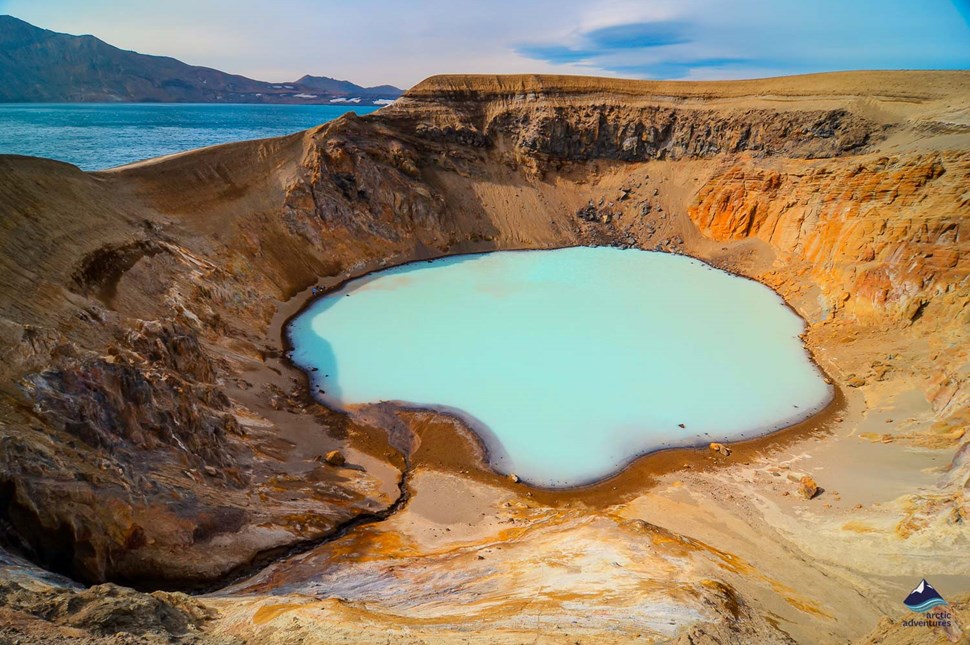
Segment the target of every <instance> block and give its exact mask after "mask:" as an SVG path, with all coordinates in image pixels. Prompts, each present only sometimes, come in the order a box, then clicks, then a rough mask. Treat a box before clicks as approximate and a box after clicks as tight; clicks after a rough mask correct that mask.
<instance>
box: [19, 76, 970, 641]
mask: <svg viewBox="0 0 970 645" xmlns="http://www.w3.org/2000/svg"><path fill="white" fill-rule="evenodd" d="M968 105H970V74H968V73H965V72H939V73H936V72H885V73H881V72H880V73H851V74H830V75H818V76H807V77H793V78H785V79H769V80H765V81H742V82H731V83H648V82H634V81H612V80H603V79H587V78H574V77H525V76H524V77H474V76H463V77H435V78H432V79H429V80H428V81H425V82H424V83H422V84H419V85H418V86H417V87H415V88H413V89H412V90H411V91H409V92H408V93H407V94H406V95H405V97H404V98H402V99H401V100H400V101H398V103H396V104H395V105H394V106H392V107H391V108H387V109H384V110H381V111H380V112H378V113H376V114H374V115H370V116H368V117H365V118H360V117H355V116H353V115H347V116H345V117H343V118H341V119H339V120H338V121H335V122H333V123H330V124H327V125H325V126H321V127H320V128H317V129H315V130H311V131H308V132H306V133H301V134H298V135H293V136H290V137H286V138H282V139H274V140H266V141H259V142H246V143H240V144H230V145H226V146H219V147H216V148H211V149H207V150H202V151H197V152H191V153H185V154H182V155H176V156H173V157H168V158H165V159H162V160H157V161H152V162H146V163H141V164H136V165H133V166H129V167H125V168H121V169H118V170H114V171H110V172H104V173H82V172H80V171H79V170H77V169H75V168H73V167H71V166H67V165H65V164H59V163H56V162H51V161H44V160H37V159H27V158H16V157H0V166H2V172H0V204H2V206H0V208H2V209H3V216H2V218H0V231H2V234H0V246H2V248H3V253H2V254H0V261H2V263H3V264H2V270H0V294H2V296H0V330H2V333H0V338H2V341H0V342H2V343H3V351H4V355H5V357H7V360H5V362H4V364H3V365H2V366H0V376H2V378H0V420H2V426H0V446H2V447H3V449H2V450H0V534H2V535H3V539H4V543H5V544H6V546H7V548H8V549H9V550H12V551H15V552H18V553H19V554H21V555H22V556H24V557H26V558H29V559H30V560H32V561H33V562H35V563H38V564H41V565H42V566H44V567H47V568H48V569H51V570H53V571H56V572H58V573H61V574H64V575H67V576H69V577H71V578H73V579H75V580H78V581H81V582H84V583H101V582H105V581H111V582H116V583H122V584H127V585H133V586H135V587H137V588H141V589H145V590H156V589H181V590H192V589H199V588H214V587H217V586H221V585H223V584H225V583H228V582H230V581H233V580H236V579H237V578H239V576H241V575H249V574H253V573H256V572H258V571H259V570H260V569H261V567H262V565H264V564H266V563H268V562H270V561H272V560H274V559H276V558H279V557H280V556H283V555H285V554H286V552H288V551H299V552H305V553H303V555H292V556H291V557H288V558H284V559H283V560H281V561H280V562H279V563H278V564H276V565H274V566H273V567H271V568H270V569H268V570H266V571H263V572H262V573H261V574H260V575H258V576H257V577H255V578H252V579H249V580H245V581H241V582H239V583H238V584H237V585H236V586H234V587H231V588H230V589H229V590H227V591H225V592H222V593H220V594H217V595H215V596H212V597H204V598H203V599H201V600H199V602H200V603H202V605H201V606H203V607H204V608H205V609H206V611H208V612H211V615H210V614H206V617H205V619H204V620H203V619H198V620H196V619H194V618H193V619H190V618H185V617H184V616H194V615H195V614H194V613H193V612H194V611H195V610H194V609H193V610H191V611H189V610H188V609H184V608H183V609H184V612H188V613H184V616H183V617H182V618H178V620H177V621H176V622H177V623H178V625H177V629H176V630H175V632H178V634H184V633H185V630H186V629H187V628H186V627H185V626H186V625H189V624H191V625H197V626H198V629H200V630H202V631H204V632H205V633H207V634H210V635H213V634H218V635H219V637H220V638H222V637H226V638H228V637H229V636H227V635H232V637H238V638H242V639H250V640H252V639H255V640H259V641H260V642H270V641H274V640H278V641H279V642H284V640H285V638H290V637H293V638H299V637H301V635H302V637H306V638H311V637H313V638H321V639H324V640H326V639H327V638H337V637H345V638H350V639H359V640H362V641H365V642H366V641H368V640H370V639H373V638H376V637H377V635H379V634H384V633H386V630H387V629H389V628H390V626H396V627H394V629H396V630H398V632H399V635H400V637H401V638H402V639H405V640H406V639H408V638H414V639H418V638H425V639H435V640H440V641H448V640H455V641H458V640H460V639H461V638H463V636H462V634H463V633H467V630H468V629H470V628H474V629H477V630H479V631H483V632H484V631H487V632H488V633H489V634H490V635H491V637H492V638H491V640H493V641H494V642H504V641H507V642H519V641H521V639H523V638H525V637H526V636H527V635H529V638H532V636H534V635H535V634H536V630H537V629H540V628H542V629H545V630H546V631H549V630H555V632H554V637H550V640H551V641H552V642H558V641H559V640H562V641H563V642H566V641H567V640H568V642H572V641H574V640H576V638H582V639H584V640H588V639H593V640H600V641H611V640H615V641H624V642H626V641H628V640H629V639H630V638H632V637H634V636H637V635H639V636H641V637H643V638H644V639H647V640H663V639H670V638H679V639H682V642H705V639H707V641H712V640H713V641H718V642H723V641H732V642H751V641H752V640H758V641H763V642H768V641H779V642H789V641H790V640H791V639H794V640H797V641H804V640H806V639H807V638H809V637H812V636H818V635H820V634H821V635H824V639H828V640H843V641H844V640H846V639H853V638H861V637H862V636H863V635H864V634H865V633H866V632H868V631H869V630H870V629H876V628H877V623H878V622H879V620H880V618H882V617H885V616H889V617H898V616H900V613H899V611H898V610H899V604H898V602H897V601H896V600H895V599H894V594H897V595H898V591H899V590H900V589H901V590H902V593H903V595H905V593H906V592H908V588H906V589H904V587H906V586H907V585H909V587H910V588H911V587H912V585H911V584H909V579H908V577H907V576H913V575H915V576H917V578H918V577H919V576H922V575H925V576H927V577H930V576H932V575H934V574H936V575H938V576H944V575H945V576H947V578H946V580H945V581H944V583H939V582H935V583H934V584H936V586H937V587H938V588H942V589H943V590H944V591H945V592H949V591H950V589H952V588H959V587H960V585H961V584H966V582H967V581H968V580H970V570H968V569H967V567H966V564H965V558H964V559H962V560H961V558H960V554H961V553H964V552H965V547H966V544H967V541H968V535H967V530H966V518H967V517H968V508H967V502H966V498H965V491H966V486H967V483H968V478H970V461H968V459H967V458H966V457H967V455H968V454H970V448H968V444H967V438H966V437H965V434H964V430H963V428H964V427H965V425H966V423H967V421H968V418H970V410H968V405H970V387H968V380H970V362H968V360H970V359H968V356H967V352H968V347H970V343H968V336H967V334H968V324H970V307H968V303H970V279H968V276H970V255H968V246H967V245H968V242H967V240H966V234H965V231H963V230H962V229H965V228H966V225H967V218H968V216H970V193H968V192H967V186H970V108H968ZM571 244H621V245H633V246H638V247H640V248H647V249H658V250H666V251H671V252H682V253H690V254H692V255H695V256H697V257H700V258H703V259H705V260H707V261H709V262H711V263H712V264H715V265H718V266H721V267H724V268H727V269H730V270H733V271H736V272H739V273H742V274H745V275H748V276H751V277H754V278H756V279H758V280H761V281H763V282H765V283H766V284H769V285H771V286H772V287H774V288H776V289H777V290H778V291H779V292H780V293H781V294H782V295H783V296H785V298H786V299H787V300H788V301H789V303H790V304H792V306H793V307H795V308H796V310H797V311H798V312H799V313H801V314H802V316H803V317H805V318H806V320H807V321H808V322H809V329H808V331H807V333H806V341H807V342H808V344H809V346H810V348H811V349H812V351H813V353H814V354H815V356H816V359H817V360H818V361H819V363H820V364H821V366H822V367H823V369H825V370H826V372H827V373H828V374H829V375H830V376H831V377H832V378H833V380H834V381H835V382H836V384H837V385H839V386H840V387H841V388H842V389H843V390H844V392H845V394H844V397H843V399H844V400H842V401H841V402H840V404H839V407H838V409H834V410H833V411H831V412H830V414H829V416H827V417H826V418H825V419H823V420H821V421H817V422H816V423H815V424H814V425H813V426H812V427H811V428H802V429H797V430H795V431H793V432H790V433H787V434H784V435H782V436H781V437H775V438H769V439H767V440H765V441H762V442H755V443H754V444H752V445H748V446H737V447H736V449H735V451H734V453H732V455H731V456H730V457H725V456H723V455H708V454H707V453H706V452H703V451H702V452H698V451H682V452H680V453H673V454H672V455H667V456H664V457H659V458H647V459H644V460H641V461H640V462H638V463H637V464H635V465H634V466H633V467H631V468H630V469H629V470H627V471H626V472H624V473H623V474H621V475H619V476H618V477H616V478H614V479H613V480H610V481H608V482H604V483H602V484H600V485H597V486H594V487H591V488H590V489H588V490H582V491H574V492H564V493H553V492H548V491H539V490H529V489H526V488H524V487H522V486H519V485H515V484H512V483H511V482H508V481H505V480H502V479H500V478H497V477H495V476H494V475H493V474H491V473H489V472H488V470H487V468H485V467H484V466H483V463H482V460H481V455H480V454H479V452H478V448H477V444H476V443H475V442H474V441H472V440H470V439H469V436H468V434H467V430H465V429H464V428H462V427H461V426H460V424H455V423H454V422H453V421H447V422H445V421H442V420H441V419H428V418H425V417H422V415H415V414H409V413H403V412H400V411H397V410H395V409H393V407H388V406H370V407H366V406H365V407H364V408H362V409H361V410H360V411H359V412H358V413H356V414H353V415H344V414H339V413H335V412H332V411H329V410H327V409H325V408H324V407H322V406H320V405H318V404H316V403H314V402H313V400H312V399H311V398H310V396H309V393H308V392H307V391H306V381H305V380H304V379H303V378H302V377H301V375H299V374H298V373H297V372H295V371H294V370H293V369H292V368H291V367H290V366H289V364H288V363H287V362H286V360H285V355H284V354H285V347H284V344H283V338H282V337H281V325H282V323H283V321H284V320H285V318H286V317H287V316H288V315H291V314H292V313H294V312H295V311H296V310H297V309H298V308H299V306H300V305H301V304H302V303H303V302H304V301H305V299H306V297H307V296H308V291H309V288H310V287H311V286H314V285H320V286H327V285H331V284H336V283H337V282H339V281H341V280H344V279H346V278H348V277H352V276H356V275H360V274H362V273H365V272H367V271H369V270H372V269H374V268H378V267H382V266H388V265H391V264H396V263H401V262H405V261H408V260H411V259H416V258H427V257H435V256H440V255H444V254H451V253H461V252H467V251H472V250H489V249H504V248H548V247H554V246H562V245H571ZM712 333H716V330H713V329H712ZM809 430H813V431H814V432H809ZM820 431H821V432H820ZM335 449H336V450H340V451H341V452H342V454H343V455H344V456H345V457H346V463H342V464H341V463H340V460H339V459H331V460H327V459H325V458H324V456H325V455H326V454H327V453H328V452H329V451H331V450H335ZM823 464H824V467H822V468H820V465H823ZM889 469H892V471H891V473H892V474H889ZM807 472H810V473H812V474H813V475H814V476H815V477H816V478H817V479H819V480H820V484H821V486H822V488H823V489H825V490H824V491H823V493H822V494H821V497H820V498H817V499H812V500H796V497H795V495H796V494H797V492H798V486H796V485H795V484H793V483H792V482H797V481H800V478H801V477H802V476H803V475H804V474H805V473H807ZM836 487H837V488H836ZM833 491H838V492H833ZM448 509H450V510H448ZM462 509H464V511H463V510H462ZM469 509H474V510H473V511H471V510H469ZM465 511H468V512H465ZM385 518H386V519H385ZM712 527H713V528H712ZM718 527H720V528H718ZM874 554H883V555H882V556H881V557H880V556H879V555H874ZM887 558H888V560H887ZM14 569H15V570H16V571H17V572H20V573H17V575H28V574H25V573H23V571H25V570H30V567H29V566H27V565H22V564H21V565H18V566H17V567H14V568H13V569H11V570H14ZM8 575H10V576H13V575H14V574H12V573H8ZM30 575H31V576H35V577H36V576H37V575H38V574H36V573H32V574H30ZM896 576H903V577H907V578H906V579H904V580H899V579H896V578H895V577H896ZM34 579H35V578H34V577H32V578H31V580H34ZM951 583H952V584H951ZM948 584H950V586H949V587H948V586H947V585H948ZM22 586H23V585H22ZM34 586H35V587H36V588H37V589H36V590H35V591H32V592H30V593H35V594H45V593H47V594H52V593H56V594H59V595H63V594H66V595H68V596H71V595H72V594H79V593H81V592H77V591H74V590H72V589H71V588H70V587H69V586H65V585H64V584H63V583H59V582H56V581H55V582H51V581H49V580H44V581H42V582H37V583H36V584H35V585H34ZM897 587H898V589H897ZM95 589H99V590H101V589H102V588H100V587H98V588H95ZM417 589H420V590H421V591H420V593H418V592H417V591H416V590H417ZM239 591H246V592H247V593H248V594H250V595H246V596H238V595H236V594H237V592H239ZM17 593H18V594H20V595H18V596H17V597H18V598H20V600H18V603H19V604H17V605H16V606H15V607H14V608H13V609H10V611H14V612H20V614H19V615H21V616H22V619H23V620H22V622H21V623H17V624H18V625H20V624H22V625H26V627H23V629H25V630H26V629H31V630H35V631H34V632H33V633H35V634H40V633H41V632H42V631H43V629H46V628H49V629H50V630H55V631H56V630H58V629H63V625H64V624H66V623H64V620H67V619H64V618H62V617H61V618H59V617H58V616H61V615H60V614H50V615H47V618H46V619H43V620H35V619H34V618H29V617H30V616H34V617H35V618H36V616H37V612H36V611H35V610H33V609H31V607H33V606H34V604H32V603H40V602H42V600H43V598H41V599H39V600H38V599H37V597H36V596H30V598H28V597H27V596H29V593H28V592H26V591H24V592H21V591H17ZM84 593H88V596H84V597H85V598H86V599H87V598H88V597H89V596H90V597H91V598H94V600H92V601H91V602H96V603H97V602H107V601H104V600H102V599H103V598H104V597H106V596H110V597H111V598H114V599H115V600H112V602H116V601H117V597H116V596H115V595H112V594H114V593H115V592H106V591H97V592H96V593H93V595H92V593H91V592H84ZM125 593H128V592H125ZM131 593H132V594H134V595H132V596H131V598H132V600H131V602H136V600H134V599H138V598H140V599H141V600H137V602H149V603H153V602H156V601H157V600H158V598H159V597H158V596H157V595H156V596H152V598H155V600H146V599H145V597H144V596H139V595H138V594H136V593H135V592H131ZM24 594H27V596H25V595H24ZM251 594H256V595H251ZM287 594H296V595H287ZM306 594H309V595H310V596H316V597H317V598H319V600H311V599H308V598H307V597H306ZM281 595H282V596H284V597H283V598H281V599H279V600H273V598H274V597H277V596H281ZM125 597H126V598H127V597H128V596H125ZM162 600H163V601H164V602H169V599H168V597H167V596H166V597H163V598H162ZM84 602H88V600H85V601H84ZM179 602H181V601H179ZM152 606H154V605H152ZM17 607H20V609H17ZM152 611H155V610H152ZM158 611H163V612H164V611H168V610H167V609H165V610H162V609H159V610H158ZM179 611H183V610H179ZM31 612H33V613H31ZM45 620H46V621H47V622H45ZM887 620H888V619H887ZM193 621H194V622H193ZM361 621H362V622H361ZM324 624H326V625H327V627H326V630H325V631H321V630H322V629H323V627H322V626H323V625H324ZM893 624H895V623H892V624H882V623H880V627H879V629H882V628H883V627H885V629H894V628H893V627H892V625H893ZM44 625H47V627H46V628H45V627H44ZM351 625H352V626H351ZM887 625H888V626H887ZM284 626H286V627H285V629H286V630H289V631H288V632H287V633H288V634H289V636H285V637H284V632H283V630H284ZM18 629H19V627H18ZM119 629H122V628H121V627H119ZM173 629H174V628H173ZM900 629H901V628H900ZM179 630H181V631H179ZM55 631H51V632H50V634H51V635H53V634H55ZM175 632H172V631H171V630H170V632H169V633H175ZM17 633H20V632H17ZM24 633H27V632H24ZM97 633H101V632H97ZM530 634H531V635H530ZM559 634H561V636H562V638H561V639H560V638H559ZM900 634H903V635H904V636H905V634H906V632H904V631H900ZM51 637H53V636H51ZM179 637H181V636H179ZM146 638H147V636H146Z"/></svg>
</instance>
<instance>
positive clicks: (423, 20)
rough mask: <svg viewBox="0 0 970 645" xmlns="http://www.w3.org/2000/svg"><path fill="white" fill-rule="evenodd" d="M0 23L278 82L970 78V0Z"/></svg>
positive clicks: (788, 0) (470, 8)
mask: <svg viewBox="0 0 970 645" xmlns="http://www.w3.org/2000/svg"><path fill="white" fill-rule="evenodd" d="M0 14H10V15H13V16H16V17H18V18H21V19H23V20H26V21H27V22H30V23H32V24H34V25H37V26H39V27H44V28H47V29H52V30H54V31H61V32H66V33H71V34H93V35H95V36H97V37H99V38H101V39H102V40H104V41H106V42H108V43H110V44H112V45H115V46H118V47H121V48H123V49H131V50H135V51H139V52H141V53H145V54H158V55H166V56H173V57H175V58H178V59H180V60H182V61H185V62H187V63H190V64H193V65H205V66H208V67H214V68H216V69H220V70H223V71H226V72H231V73H236V74H243V75H245V76H249V77H251V78H256V79H259V80H266V81H274V82H281V81H292V80H296V79H297V78H299V77H300V76H303V75H304V74H313V75H318V76H331V77H335V78H340V79H346V80H351V81H353V82H355V83H359V84H362V85H378V84H384V83H390V84H393V85H397V86H398V87H402V88H406V87H409V86H411V85H414V84H415V83H417V82H418V81H420V80H421V79H423V78H426V77H428V76H431V75H433V74H444V73H523V72H534V73H561V74H592V75H600V76H621V77H628V78H652V79H685V80H700V79H708V80H715V79H733V78H758V77H765V76H778V75H784V74H801V73H809V72H823V71H837V70H851V69H970V0H483V1H472V0H275V1H270V0H164V1H159V0H83V1H79V0H0Z"/></svg>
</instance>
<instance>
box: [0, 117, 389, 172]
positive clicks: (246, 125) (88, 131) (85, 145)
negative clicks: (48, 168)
mask: <svg viewBox="0 0 970 645" xmlns="http://www.w3.org/2000/svg"><path fill="white" fill-rule="evenodd" d="M376 109H377V108H375V107H356V106H355V107H349V106H335V105H191V104H181V103H179V104H157V103H112V104H91V103H71V104H20V103H8V104H0V154H18V155H29V156H32V157H47V158H49V159H59V160H61V161H66V162H68V163H72V164H74V165H76V166H79V167H80V168H81V169H83V170H104V169H106V168H113V167H115V166H120V165H123V164H126V163H131V162H133V161H141V160H143V159H150V158H152V157H160V156H162V155H167V154H172V153H175V152H182V151H185V150H193V149H195V148H202V147H204V146H211V145H215V144H217V143H229V142H230V141H244V140H247V139H262V138H266V137H276V136H281V135H284V134H290V133H292V132H299V131H300V130H306V129H308V128H312V127H313V126H316V125H320V124H321V123H326V122H327V121H332V120H333V119H336V118H337V117H338V116H340V115H341V114H345V113H346V112H356V113H357V114H367V113H370V112H373V111H374V110H376Z"/></svg>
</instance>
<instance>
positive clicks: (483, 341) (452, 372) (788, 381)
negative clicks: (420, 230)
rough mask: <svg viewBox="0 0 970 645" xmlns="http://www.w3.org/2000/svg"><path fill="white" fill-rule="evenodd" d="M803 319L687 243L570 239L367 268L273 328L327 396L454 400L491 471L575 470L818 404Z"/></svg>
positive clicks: (783, 420) (559, 476)
mask: <svg viewBox="0 0 970 645" xmlns="http://www.w3.org/2000/svg"><path fill="white" fill-rule="evenodd" d="M803 329H804V327H803V322H802V320H801V319H800V318H799V317H798V316H796V315H795V314H794V313H793V312H792V311H791V310H790V309H789V308H788V307H787V306H786V305H785V303H784V301H783V300H782V299H781V298H780V297H779V296H778V295H777V294H776V293H774V292H773V291H771V290H770V289H768V288H767V287H764V286H763V285H760V284H758V283H756V282H753V281H751V280H746V279H743V278H738V277H736V276H732V275H730V274H728V273H725V272H723V271H719V270H716V269H713V268H712V267H710V266H708V265H706V264H704V263H703V262H700V261H698V260H694V259H691V258H687V257H683V256H678V255H670V254H664V253H653V252H646V251H638V250H620V249H614V248H606V247H601V248H588V247H579V248H571V249H560V250H555V251H527V252H500V253H489V254H483V255H468V256H458V257H453V258H446V259H441V260H436V261H434V262H422V263H415V264H409V265H405V266H402V267H398V268H394V269H390V270H387V271H382V272H380V273H375V274H372V275H370V276H366V277H364V278H361V279H359V280H355V281H353V282H350V283H348V284H347V285H346V286H345V287H344V288H342V289H340V290H339V291H336V292H334V293H332V294H329V295H327V296H326V297H324V298H321V299H318V300H317V301H315V302H314V303H312V304H311V305H310V306H309V307H308V308H307V309H306V310H305V311H304V312H303V313H301V314H300V315H299V316H297V317H296V318H295V319H294V320H293V321H292V323H291V325H290V327H289V333H290V339H291V341H292V343H293V345H294V350H293V360H294V361H295V362H296V363H297V364H298V365H300V366H302V367H304V368H305V369H307V370H312V368H317V369H318V371H316V372H312V371H311V372H310V374H311V377H312V380H313V381H314V384H315V385H316V387H317V388H319V389H322V390H323V391H324V394H323V398H324V399H325V400H326V401H327V402H328V403H330V404H332V405H335V406H338V407H344V408H346V407H349V406H353V405H354V404H361V403H375V402H380V401H401V402H406V403H408V404H413V405H419V406H429V407H440V408H443V409H448V410H451V411H454V412H456V413H458V414H459V415H461V416H463V417H464V418H465V419H466V420H467V421H469V422H470V423H471V425H472V427H473V428H475V429H476V431H477V432H478V433H479V435H480V436H481V437H482V439H483V440H484V442H485V444H486V446H487V447H488V449H489V456H490V461H491V465H492V467H494V468H495V469H496V470H498V471H499V472H501V473H515V474H517V475H519V476H520V477H521V478H522V479H524V480H525V481H528V482H531V483H534V484H538V485H544V486H574V485H578V484H583V483H588V482H591V481H593V480H597V479H601V478H603V477H606V476H608V475H610V474H612V473H614V472H616V471H617V470H619V469H620V468H622V467H623V466H625V465H626V464H628V463H629V462H630V461H631V460H632V459H633V458H634V457H636V456H638V455H640V454H643V453H646V452H650V451H654V450H658V449H662V448H669V447H675V446H690V445H696V444H699V443H706V442H709V441H727V440H736V439H744V438H752V437H755V436H758V435H760V434H764V433H766V432H769V431H771V430H775V429H778V428H781V427H784V426H786V425H790V424H792V423H794V422H796V421H798V420H800V419H802V418H805V417H807V416H808V415H810V414H812V413H813V412H816V411H818V410H819V409H820V408H822V407H824V405H825V404H826V403H827V402H828V401H829V400H830V399H831V397H832V391H831V388H830V386H828V385H827V384H826V383H825V381H824V380H823V377H822V375H821V373H820V372H819V370H818V369H817V368H816V367H815V365H814V363H812V361H811V360H810V358H809V355H808V354H807V352H806V350H805V348H804V346H803V344H802V342H801V339H800V338H799V335H800V334H801V333H802V331H803ZM680 424H683V425H684V427H683V428H681V427H680Z"/></svg>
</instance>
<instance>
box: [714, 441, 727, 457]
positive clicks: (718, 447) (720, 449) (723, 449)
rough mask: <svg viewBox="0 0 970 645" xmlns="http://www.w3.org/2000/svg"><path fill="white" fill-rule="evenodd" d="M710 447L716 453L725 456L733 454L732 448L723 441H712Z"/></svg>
mask: <svg viewBox="0 0 970 645" xmlns="http://www.w3.org/2000/svg"><path fill="white" fill-rule="evenodd" d="M709 448H710V449H711V450H712V451H713V452H716V453H719V454H722V455H724V456H725V457H730V456H731V449H730V448H728V447H727V446H725V445H724V444H723V443H717V442H716V441H715V442H713V443H711V445H710V446H709Z"/></svg>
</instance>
